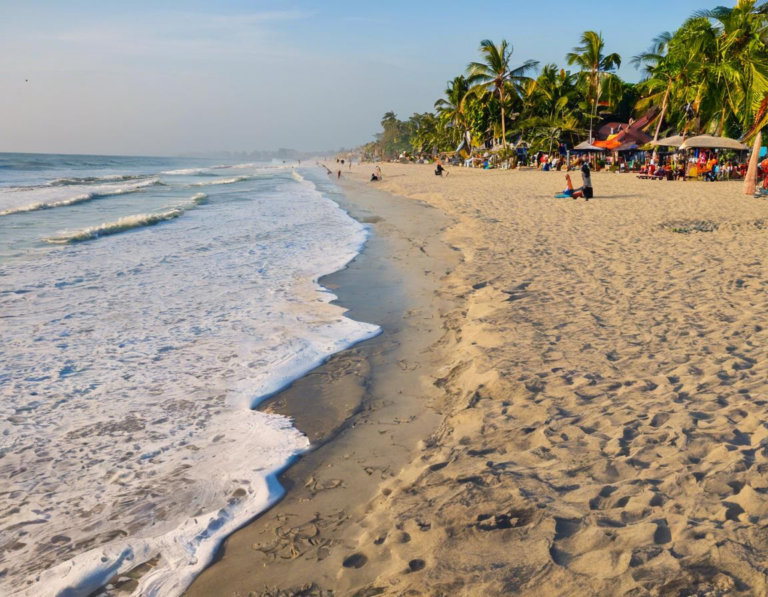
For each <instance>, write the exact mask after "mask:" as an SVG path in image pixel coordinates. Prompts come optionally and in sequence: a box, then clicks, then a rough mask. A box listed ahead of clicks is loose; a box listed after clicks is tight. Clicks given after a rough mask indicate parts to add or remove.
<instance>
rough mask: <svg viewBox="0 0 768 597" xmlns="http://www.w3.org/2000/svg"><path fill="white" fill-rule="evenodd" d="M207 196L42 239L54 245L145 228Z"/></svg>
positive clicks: (198, 196)
mask: <svg viewBox="0 0 768 597" xmlns="http://www.w3.org/2000/svg"><path fill="white" fill-rule="evenodd" d="M207 198H208V195H206V194H205V193H198V194H197V195H195V196H194V197H192V198H191V199H190V201H189V203H187V204H186V205H181V206H178V207H172V208H170V209H167V210H165V211H161V212H156V213H149V214H138V215H135V216H125V217H123V218H120V219H118V220H116V221H114V222H107V223H106V224H101V225H100V226H91V227H89V228H83V229H82V230H76V231H74V232H71V233H67V234H62V235H60V236H53V237H50V238H45V239H43V240H44V241H45V242H47V243H51V244H55V245H68V244H72V243H79V242H83V241H88V240H95V239H97V238H100V237H102V236H110V235H112V234H119V233H121V232H126V231H128V230H133V229H134V228H145V227H147V226H154V225H156V224H160V223H161V222H168V221H170V220H175V219H176V218H178V217H181V216H183V215H184V214H185V213H186V212H187V211H189V210H191V209H194V208H195V207H197V206H198V205H200V204H201V203H203V202H204V201H205V200H206V199H207Z"/></svg>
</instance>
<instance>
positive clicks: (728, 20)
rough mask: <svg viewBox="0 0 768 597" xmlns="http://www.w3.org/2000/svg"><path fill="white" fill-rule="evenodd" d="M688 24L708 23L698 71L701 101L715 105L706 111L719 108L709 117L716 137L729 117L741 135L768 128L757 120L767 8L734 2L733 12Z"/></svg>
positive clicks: (767, 70)
mask: <svg viewBox="0 0 768 597" xmlns="http://www.w3.org/2000/svg"><path fill="white" fill-rule="evenodd" d="M691 20H692V21H697V20H698V21H701V20H706V21H707V22H708V23H709V24H710V25H711V27H712V32H713V39H711V40H710V43H709V44H708V46H707V50H708V51H707V53H706V54H704V56H706V58H707V61H706V63H703V64H704V67H703V68H702V74H703V75H704V76H703V77H702V81H703V90H702V99H703V100H706V101H710V102H711V101H712V100H716V105H715V106H710V108H715V109H717V108H719V114H717V113H715V114H713V120H714V121H716V122H717V127H718V132H722V130H723V128H724V126H725V124H726V120H727V118H728V116H729V114H728V111H730V116H731V117H732V118H733V119H734V120H735V121H737V122H738V123H739V125H741V127H742V128H743V129H745V130H749V131H754V132H755V133H756V132H757V130H758V129H759V128H762V127H763V126H765V125H766V123H767V121H766V119H765V116H762V118H761V119H760V120H759V121H755V116H756V115H757V114H759V113H760V112H761V108H762V106H763V103H764V101H765V99H766V97H767V96H768V50H767V49H766V39H767V38H768V2H763V3H761V4H758V3H757V1H756V0H737V2H736V6H734V7H733V8H726V7H722V6H720V7H717V8H714V9H711V10H700V11H697V12H695V13H694V14H693V16H692V17H691ZM717 100H719V101H717ZM748 136H751V134H749V133H748Z"/></svg>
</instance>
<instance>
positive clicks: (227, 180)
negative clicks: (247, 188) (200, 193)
mask: <svg viewBox="0 0 768 597" xmlns="http://www.w3.org/2000/svg"><path fill="white" fill-rule="evenodd" d="M252 178H254V177H253V176H236V177H235V178H222V179H221V180H209V181H206V182H196V183H194V184H193V185H192V186H193V187H209V186H212V185H219V184H235V183H236V182H243V181H244V180H251V179H252Z"/></svg>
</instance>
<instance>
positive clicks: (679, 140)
mask: <svg viewBox="0 0 768 597" xmlns="http://www.w3.org/2000/svg"><path fill="white" fill-rule="evenodd" d="M684 141H685V137H683V136H682V135H675V136H673V137H666V138H665V139H659V140H658V141H651V142H650V143H649V144H648V145H653V146H654V147H680V146H681V145H682V144H683V142H684Z"/></svg>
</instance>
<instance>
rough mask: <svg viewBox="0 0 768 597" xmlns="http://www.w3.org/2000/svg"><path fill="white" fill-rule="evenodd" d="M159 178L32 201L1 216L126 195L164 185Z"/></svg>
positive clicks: (0, 215) (8, 210)
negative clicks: (50, 199) (56, 198)
mask: <svg viewBox="0 0 768 597" xmlns="http://www.w3.org/2000/svg"><path fill="white" fill-rule="evenodd" d="M162 184H163V183H162V182H160V181H159V180H158V179H156V178H155V179H153V180H148V181H146V182H144V183H139V184H135V185H133V186H130V187H125V188H115V189H112V188H108V189H105V190H100V191H93V192H90V193H82V194H80V195H74V196H72V197H67V198H66V199H60V200H58V201H41V202H39V203H30V204H27V205H21V206H18V207H12V208H10V209H6V210H4V211H0V217H2V216H11V215H14V214H21V213H28V212H31V211H43V210H45V209H55V208H57V207H67V206H69V205H77V204H78V203H85V202H86V201H91V200H93V199H100V198H102V197H112V196H114V195H126V194H128V193H137V192H139V191H141V190H143V189H145V188H147V187H150V186H154V185H162Z"/></svg>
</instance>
